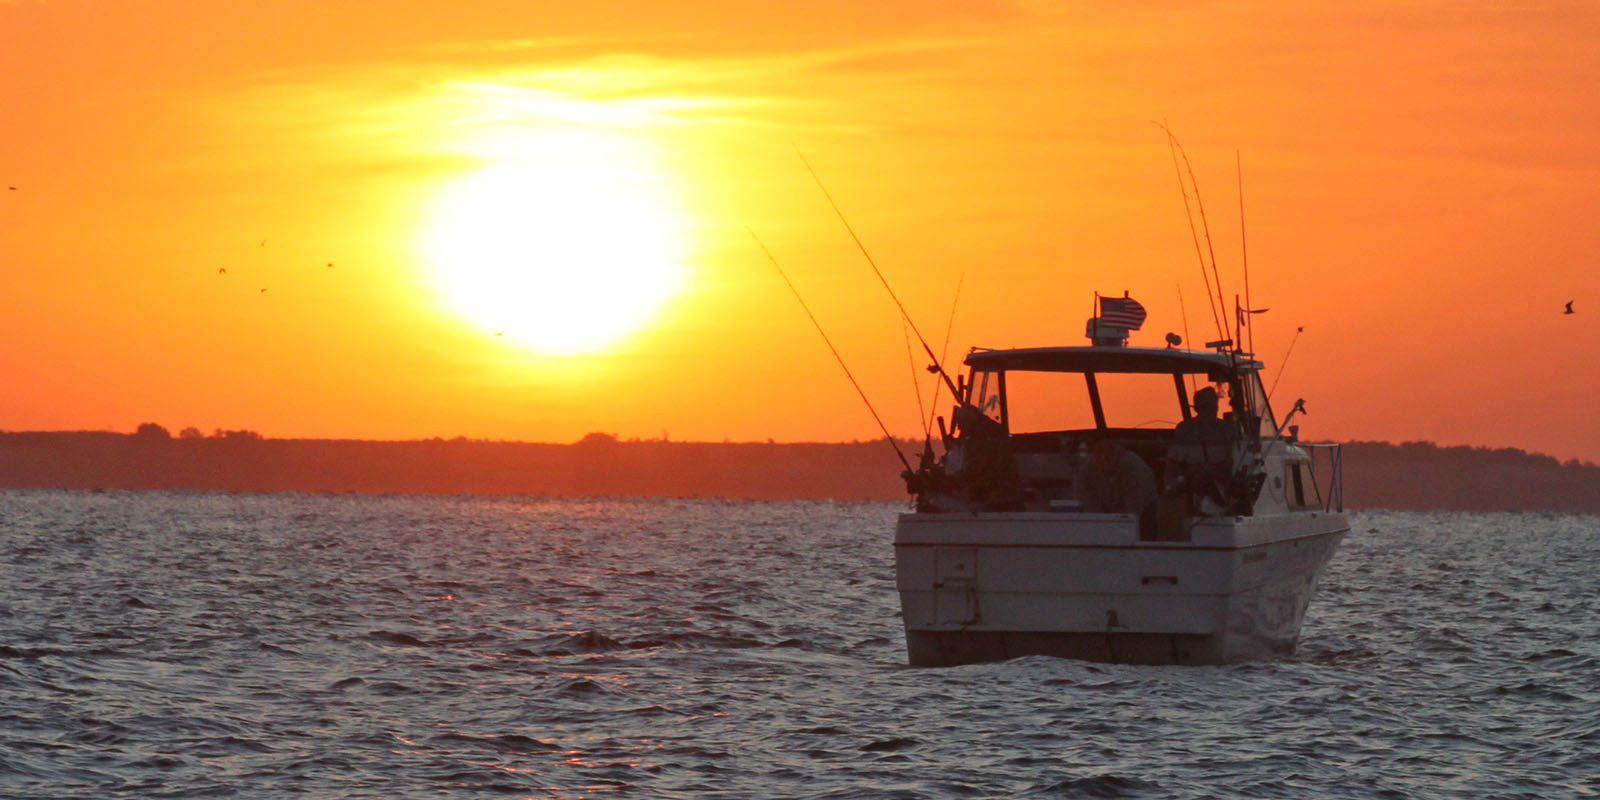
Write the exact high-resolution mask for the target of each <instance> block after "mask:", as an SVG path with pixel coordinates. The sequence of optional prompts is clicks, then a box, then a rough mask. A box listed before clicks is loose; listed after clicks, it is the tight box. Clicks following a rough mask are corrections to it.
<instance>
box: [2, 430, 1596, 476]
mask: <svg viewBox="0 0 1600 800" xmlns="http://www.w3.org/2000/svg"><path fill="white" fill-rule="evenodd" d="M145 424H155V423H145ZM142 427H143V425H141V428H142ZM158 427H160V428H161V429H162V430H163V431H166V428H165V427H164V426H159V425H158ZM189 429H190V428H186V429H184V430H189ZM193 430H196V431H198V429H193ZM9 435H36V436H49V435H104V436H127V437H130V438H133V437H138V436H140V432H139V431H138V430H135V431H133V432H124V431H117V430H106V429H98V430H93V429H79V430H8V429H3V428H0V436H9ZM149 438H151V439H170V440H172V441H230V440H231V441H241V440H244V441H262V442H348V443H366V444H420V443H428V442H445V443H451V442H456V443H476V444H524V445H546V446H557V447H564V446H573V445H578V444H584V443H604V444H613V443H614V444H681V445H769V446H782V445H866V444H873V443H877V442H881V441H883V437H881V436H880V437H875V438H871V439H849V440H833V441H825V440H819V439H810V440H778V439H774V438H771V437H769V438H767V439H765V440H760V439H746V440H734V439H722V440H720V441H717V440H709V439H670V438H668V437H666V436H662V437H661V438H643V437H637V436H636V437H631V438H626V439H625V438H622V437H620V436H618V435H616V434H612V433H605V432H602V431H591V432H589V433H586V434H584V435H583V436H581V437H579V438H577V439H574V440H569V441H536V440H528V439H489V438H473V437H470V436H466V435H459V434H458V435H456V436H452V437H444V436H429V437H423V438H413V439H361V438H349V437H316V436H267V435H264V434H261V433H259V432H257V431H253V430H249V429H237V430H224V429H217V430H215V431H213V432H212V433H209V434H202V435H200V436H182V435H176V434H172V433H171V432H170V431H168V432H167V434H166V435H165V436H162V435H160V434H155V435H151V436H150V437H149ZM895 441H896V442H897V443H905V444H910V445H915V446H920V445H921V444H922V442H923V440H922V439H921V438H920V437H909V436H908V437H896V438H895ZM1335 441H1336V440H1335ZM1336 443H1337V444H1342V445H1358V446H1359V445H1380V446H1386V447H1394V448H1399V449H1404V448H1406V447H1411V446H1422V447H1429V448H1433V449H1436V450H1474V451H1480V452H1485V453H1506V454H1513V455H1525V456H1530V457H1535V458H1545V459H1550V460H1553V461H1555V462H1556V463H1558V464H1561V465H1563V466H1580V467H1600V464H1597V463H1596V462H1593V461H1589V460H1586V459H1580V458H1577V457H1573V458H1568V459H1561V458H1559V457H1557V456H1554V455H1551V454H1549V453H1543V452H1540V451H1537V450H1525V449H1523V448H1520V447H1512V446H1504V447H1495V446H1491V445H1481V444H1479V445H1472V444H1454V445H1449V444H1440V443H1438V442H1433V441H1429V440H1421V439H1418V440H1411V441H1404V442H1392V441H1388V440H1383V439H1349V440H1345V441H1342V442H1340V441H1336Z"/></svg>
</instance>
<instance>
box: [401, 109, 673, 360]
mask: <svg viewBox="0 0 1600 800" xmlns="http://www.w3.org/2000/svg"><path fill="white" fill-rule="evenodd" d="M521 144H522V146H520V147H519V148H517V151H516V152H515V154H513V155H510V156H506V157H502V158H500V159H499V160H497V161H494V162H492V163H490V164H489V165H487V166H484V167H482V168H481V169H479V170H477V171H475V172H472V173H469V174H467V175H465V176H462V177H460V178H458V179H456V180H454V181H453V182H452V183H450V184H449V185H448V186H446V187H445V188H443V189H442V190H441V191H439V192H438V193H437V194H436V195H435V196H434V197H433V200H432V203H431V208H430V210H429V221H428V222H427V224H426V226H425V228H424V230H423V231H422V235H421V241H420V244H419V249H420V251H421V254H422V256H423V259H424V261H425V262H426V264H427V268H428V271H429V277H430V281H431V283H432V285H433V287H434V289H435V290H436V292H437V293H438V295H439V298H440V302H441V303H442V305H443V306H444V307H445V308H447V309H448V310H450V311H452V312H453V313H455V314H457V315H459V316H460V317H462V318H463V319H465V320H467V321H469V322H471V323H472V324H474V325H476V326H477V327H479V328H481V329H482V330H483V331H485V332H486V333H493V334H496V335H500V336H504V337H505V338H506V339H507V340H510V341H512V342H515V343H518V344H521V345H523V346H525V347H527V348H529V349H531V350H534V351H537V352H540V353H545V354H551V355H573V354H581V353H592V352H597V351H602V350H605V349H608V348H611V347H613V346H615V345H617V344H618V343H619V342H620V341H622V340H624V339H626V338H627V337H628V336H629V335H631V334H634V333H636V332H638V331H639V330H641V329H643V328H644V327H645V326H647V325H648V324H649V323H650V322H651V321H652V320H653V319H655V317H656V316H657V315H658V314H659V312H660V311H661V310H662V309H663V308H664V307H665V306H666V304H667V303H668V302H669V301H670V300H671V299H672V298H673V296H674V295H676V294H677V293H678V292H679V291H680V289H681V288H682V284H683V278H684V267H683V261H684V258H685V252H686V248H685V245H684V239H685V236H684V234H683V231H684V229H685V225H684V224H683V222H682V220H683V216H684V215H683V214H682V213H681V212H680V211H679V210H678V208H677V204H676V203H674V202H673V192H672V191H671V186H670V181H669V179H668V175H667V173H665V172H664V171H663V170H660V169H657V168H656V167H655V165H654V164H653V163H652V162H651V159H650V158H648V157H647V153H646V151H645V150H644V148H642V147H639V146H637V145H635V144H632V143H630V142H628V141H626V140H622V139H620V138H617V137H606V136H603V135H599V136H597V135H589V136H584V135H580V134H564V135H554V134H547V135H543V136H541V137H538V138H537V139H535V140H532V141H527V140H525V141H523V142H522V143H521Z"/></svg>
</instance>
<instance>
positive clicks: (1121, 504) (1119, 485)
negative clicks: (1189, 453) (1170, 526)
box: [1073, 439, 1156, 529]
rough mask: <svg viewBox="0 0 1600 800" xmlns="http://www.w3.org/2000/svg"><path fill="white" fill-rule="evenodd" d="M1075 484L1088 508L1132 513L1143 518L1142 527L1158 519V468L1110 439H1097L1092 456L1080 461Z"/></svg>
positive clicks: (1140, 518) (1140, 523) (1141, 519)
mask: <svg viewBox="0 0 1600 800" xmlns="http://www.w3.org/2000/svg"><path fill="white" fill-rule="evenodd" d="M1073 485H1074V486H1076V487H1077V494H1078V502H1080V503H1082V504H1083V510H1084V511H1088V512H1091V513H1093V512H1098V513H1102V514H1132V515H1134V516H1135V517H1138V518H1139V526H1140V528H1141V529H1143V528H1145V527H1146V526H1149V525H1153V524H1154V522H1155V512H1156V473H1155V470H1152V469H1150V465H1149V464H1146V463H1144V459H1142V458H1140V457H1139V456H1137V455H1135V454H1134V453H1133V452H1132V451H1130V450H1128V449H1127V448H1126V447H1123V446H1122V445H1120V444H1117V443H1116V442H1113V441H1111V440H1110V439H1101V440H1100V441H1097V442H1095V443H1094V447H1092V448H1091V449H1090V451H1089V458H1088V459H1086V460H1085V461H1084V462H1083V463H1082V464H1081V465H1079V467H1078V471H1077V475H1076V476H1075V477H1074V479H1073Z"/></svg>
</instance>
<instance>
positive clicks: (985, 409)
mask: <svg viewBox="0 0 1600 800" xmlns="http://www.w3.org/2000/svg"><path fill="white" fill-rule="evenodd" d="M1097 302H1098V306H1097V309H1098V310H1099V312H1100V313H1099V316H1095V317H1092V318H1091V319H1090V320H1089V321H1088V325H1087V328H1086V334H1087V336H1088V338H1089V339H1090V343H1089V344H1088V345H1079V346H1059V347H1025V348H1014V349H987V348H974V349H973V350H972V351H971V352H969V353H968V354H967V355H966V357H965V367H966V369H965V371H964V372H963V374H961V375H959V376H958V377H957V379H956V380H955V381H949V380H948V377H947V378H946V383H947V385H948V386H949V387H950V388H951V390H952V391H953V392H954V393H955V394H956V405H955V408H954V410H953V411H952V413H951V422H950V423H949V424H948V425H947V423H946V421H945V420H944V418H942V417H941V418H940V419H939V431H940V436H941V438H942V441H943V451H942V453H941V454H939V455H937V456H936V455H935V453H934V450H933V447H932V446H931V442H930V446H929V447H927V448H926V449H925V451H924V453H923V456H922V461H921V463H920V464H919V465H918V466H917V467H916V468H915V469H907V470H906V472H905V473H904V474H903V477H904V478H905V479H906V483H907V488H908V490H909V491H910V492H911V494H912V495H913V496H914V497H915V506H914V509H915V510H913V511H910V512H907V513H902V514H900V515H899V518H898V520H897V523H896V526H895V533H894V557H895V580H896V587H897V590H898V592H899V595H900V604H901V611H902V617H903V622H904V626H905V637H906V650H907V656H908V659H909V662H910V663H911V664H912V665H913V666H920V667H944V666H955V665H963V664H973V663H982V662H993V661H1002V660H1007V659H1012V658H1017V657H1021V656H1030V655H1045V656H1058V657H1065V658H1073V659H1082V660H1088V661H1096V662H1112V663H1132V664H1186V665H1203V664H1225V663H1233V662H1240V661H1251V660H1261V659H1269V658H1278V657H1282V656H1284V655H1286V654H1289V653H1291V652H1292V651H1293V650H1294V647H1295V645H1296V643H1297V640H1298V638H1299V635H1300V628H1301V623H1302V621H1303V620H1304V618H1305V614H1306V608H1307V606H1308V604H1309V602H1310V600H1311V597H1312V594H1313V591H1314V589H1315V588H1316V584H1317V581H1318V578H1319V576H1320V575H1321V573H1322V571H1323V569H1324V567H1325V566H1326V565H1327V563H1328V562H1329V560H1330V559H1331V558H1332V556H1333V554H1334V552H1335V550H1336V549H1337V548H1338V546H1339V543H1340V542H1341V541H1342V540H1343V538H1344V537H1345V535H1346V534H1347V533H1348V532H1349V530H1350V523H1349V520H1348V519H1347V518H1346V516H1345V514H1344V509H1343V474H1342V467H1343V462H1342V458H1341V457H1340V456H1341V451H1340V449H1339V446H1338V445H1337V444H1329V443H1314V442H1305V441H1300V439H1299V426H1298V425H1295V424H1292V422H1293V421H1294V420H1295V418H1296V417H1297V416H1298V415H1300V414H1304V413H1305V411H1304V409H1305V404H1304V401H1296V402H1295V404H1294V406H1293V408H1292V409H1291V410H1290V412H1289V413H1288V414H1287V415H1286V416H1285V418H1284V419H1283V420H1281V421H1280V420H1278V419H1277V418H1276V417H1275V416H1274V414H1273V409H1272V407H1271V405H1270V404H1269V402H1268V401H1269V396H1268V392H1266V391H1265V390H1263V387H1262V381H1261V373H1262V369H1263V364H1262V362H1260V361H1259V360H1257V359H1256V358H1255V357H1254V356H1253V354H1251V353H1248V352H1245V351H1244V350H1243V349H1242V347H1241V346H1236V345H1235V343H1234V341H1233V339H1232V338H1224V339H1220V340H1218V341H1215V342H1210V343H1208V344H1207V345H1206V347H1205V349H1199V350H1196V349H1186V348H1182V347H1179V346H1177V345H1179V344H1181V342H1182V340H1181V338H1180V337H1178V336H1176V335H1175V334H1168V335H1167V340H1166V344H1165V346H1162V347H1147V346H1131V345H1129V344H1128V338H1129V331H1130V330H1137V329H1139V327H1141V325H1142V322H1143V320H1144V316H1145V312H1144V310H1143V307H1142V306H1139V304H1138V303H1137V302H1136V301H1133V300H1132V298H1129V297H1127V295H1126V293H1125V294H1124V297H1122V298H1116V297H1101V298H1098V300H1097ZM1130 309H1132V310H1134V311H1136V312H1137V314H1136V315H1134V314H1131V313H1130ZM1236 316H1238V317H1239V318H1240V319H1241V320H1242V319H1243V315H1242V314H1236ZM1236 330H1237V328H1236ZM1234 338H1243V337H1242V336H1241V335H1237V334H1236V335H1235V337H1234ZM930 369H933V368H932V367H930ZM940 369H941V370H942V368H940ZM1208 392H1209V393H1211V394H1210V396H1207V393H1208ZM1197 396H1199V399H1200V400H1201V403H1200V404H1199V405H1197V404H1196V403H1195V402H1192V400H1193V399H1194V398H1196V397H1197ZM1210 397H1216V398H1219V401H1218V403H1217V405H1218V406H1219V407H1221V408H1222V410H1223V413H1221V415H1220V416H1217V417H1213V418H1211V419H1210V420H1209V425H1210V430H1211V431H1212V432H1213V437H1214V438H1215V436H1216V435H1218V432H1220V435H1221V436H1223V437H1225V438H1224V439H1223V440H1222V441H1223V445H1222V446H1221V447H1217V446H1215V445H1213V446H1211V447H1209V448H1207V450H1206V452H1205V454H1204V456H1203V457H1202V458H1199V459H1196V458H1193V455H1194V453H1193V447H1192V436H1189V437H1187V438H1186V435H1185V433H1184V430H1185V428H1186V423H1187V427H1188V428H1189V430H1191V431H1192V430H1194V429H1195V427H1196V426H1198V425H1200V424H1201V423H1200V422H1199V421H1200V420H1201V419H1202V417H1204V416H1205V414H1204V413H1203V412H1205V411H1209V409H1205V408H1204V405H1206V403H1207V401H1209V399H1210ZM1186 448H1187V449H1186ZM1102 453H1104V454H1106V457H1107V460H1106V461H1100V460H1099V459H1100V458H1101V454H1102ZM1116 457H1120V458H1122V459H1128V458H1132V459H1134V461H1137V462H1138V463H1131V462H1127V461H1122V462H1118V461H1117V460H1116ZM1119 463H1120V464H1122V465H1124V469H1123V470H1122V474H1123V475H1124V476H1126V475H1128V474H1130V473H1131V474H1145V475H1146V477H1145V479H1144V480H1145V481H1149V480H1150V477H1151V476H1153V477H1154V482H1155V484H1156V486H1155V491H1154V497H1153V499H1152V498H1150V497H1149V495H1150V490H1149V489H1144V490H1142V492H1140V491H1135V492H1134V494H1142V496H1143V497H1144V498H1145V502H1144V504H1143V505H1140V506H1138V507H1134V506H1123V507H1109V506H1107V505H1106V504H1105V503H1104V502H1095V499H1094V497H1093V496H1092V495H1093V493H1092V491H1090V490H1092V489H1093V488H1094V487H1095V486H1096V485H1099V484H1097V483H1096V482H1095V481H1096V478H1095V470H1096V469H1097V467H1098V466H1099V465H1110V464H1119ZM1140 464H1142V465H1143V467H1141V466H1140ZM1108 468H1109V467H1108ZM1146 468H1147V469H1148V473H1145V469H1146ZM1103 482H1104V481H1103V480H1102V481H1100V484H1103ZM1124 483H1128V484H1129V485H1138V484H1139V481H1124ZM1086 492H1087V493H1089V494H1090V495H1091V496H1090V497H1088V498H1086V496H1085V495H1086Z"/></svg>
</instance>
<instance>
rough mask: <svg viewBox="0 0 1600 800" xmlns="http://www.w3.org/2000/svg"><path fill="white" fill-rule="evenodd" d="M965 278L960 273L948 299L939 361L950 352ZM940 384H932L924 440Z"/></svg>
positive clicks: (935, 410)
mask: <svg viewBox="0 0 1600 800" xmlns="http://www.w3.org/2000/svg"><path fill="white" fill-rule="evenodd" d="M966 280H967V273H965V272H963V273H961V276H960V277H958V278H956V296H955V297H953V298H951V300H950V319H949V321H947V322H946V323H945V324H944V346H943V347H942V348H940V350H939V360H940V361H943V360H944V359H945V357H946V356H948V355H949V354H950V331H952V330H954V329H955V326H956V305H957V304H958V303H960V302H961V285H962V284H963V283H965V282H966ZM940 385H941V384H937V383H935V384H934V385H933V399H932V400H930V401H929V407H930V408H931V409H932V410H931V411H929V412H928V422H927V423H926V424H925V425H923V426H922V438H923V440H924V441H926V440H929V439H932V438H933V419H934V417H935V416H936V415H938V413H939V386H940ZM955 401H956V402H957V403H959V402H961V398H960V397H956V398H955Z"/></svg>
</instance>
